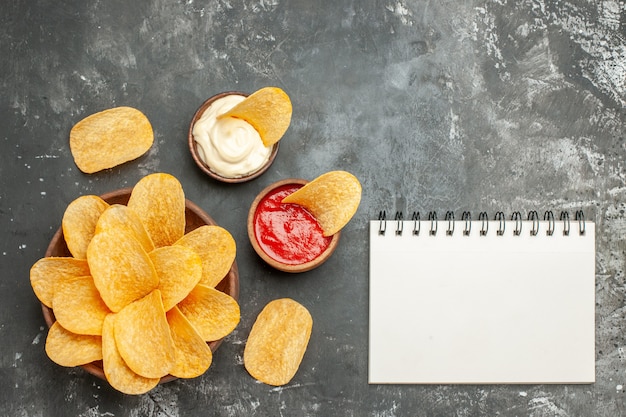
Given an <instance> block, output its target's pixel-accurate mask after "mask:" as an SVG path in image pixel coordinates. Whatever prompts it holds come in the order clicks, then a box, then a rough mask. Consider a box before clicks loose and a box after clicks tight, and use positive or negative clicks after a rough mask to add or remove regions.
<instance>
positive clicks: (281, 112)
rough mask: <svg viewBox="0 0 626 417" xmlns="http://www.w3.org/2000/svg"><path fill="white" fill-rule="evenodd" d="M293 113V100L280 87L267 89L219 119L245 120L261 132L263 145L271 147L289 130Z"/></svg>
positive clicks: (259, 91)
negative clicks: (233, 118)
mask: <svg viewBox="0 0 626 417" xmlns="http://www.w3.org/2000/svg"><path fill="white" fill-rule="evenodd" d="M291 113H292V108H291V100H290V99H289V96H288V95H287V93H285V92H284V91H283V90H281V89H280V88H278V87H265V88H261V89H260V90H258V91H255V92H254V93H252V94H250V95H249V96H248V97H246V98H245V99H244V100H243V101H242V102H240V103H239V104H237V105H236V106H235V107H233V108H232V109H230V110H229V111H227V112H226V113H224V114H221V115H219V116H217V118H218V120H219V119H222V118H224V117H235V118H237V119H243V120H245V121H246V122H248V123H250V124H251V125H252V127H254V128H255V129H256V131H257V132H259V136H261V140H262V141H263V144H264V145H265V146H268V147H269V146H272V145H273V144H275V143H276V142H278V141H279V140H280V139H281V138H282V137H283V135H284V134H285V132H286V131H287V129H288V128H289V124H290V123H291Z"/></svg>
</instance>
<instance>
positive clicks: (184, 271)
mask: <svg viewBox="0 0 626 417" xmlns="http://www.w3.org/2000/svg"><path fill="white" fill-rule="evenodd" d="M148 255H149V256H150V259H151V260H152V264H153V265H154V269H155V270H156V272H157V275H158V277H159V287H158V288H159V291H161V297H162V299H163V307H164V308H165V311H169V310H170V309H171V308H172V307H174V306H175V305H176V304H178V303H179V302H180V301H182V300H183V299H184V298H185V297H187V294H189V292H190V291H191V290H192V289H193V288H194V287H195V286H196V285H197V284H198V282H199V281H200V278H201V277H202V260H201V259H200V256H199V255H198V254H197V253H196V252H195V251H193V250H192V249H189V248H186V247H184V246H164V247H162V248H158V249H155V250H153V251H152V252H150V253H149V254H148Z"/></svg>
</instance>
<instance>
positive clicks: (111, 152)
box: [70, 107, 154, 174]
mask: <svg viewBox="0 0 626 417" xmlns="http://www.w3.org/2000/svg"><path fill="white" fill-rule="evenodd" d="M153 142H154V132H153V131H152V125H150V121H149V120H148V118H147V117H146V116H145V115H144V114H143V113H142V112H140V111H139V110H137V109H134V108H132V107H115V108H112V109H108V110H104V111H101V112H99V113H95V114H92V115H90V116H87V117H85V118H84V119H82V120H81V121H79V122H78V123H76V124H75V125H74V127H72V130H71V131H70V151H71V152H72V156H73V157H74V162H75V163H76V166H77V167H78V168H79V169H80V170H81V171H83V172H85V173H87V174H92V173H94V172H98V171H101V170H103V169H107V168H113V167H114V166H117V165H120V164H123V163H124V162H128V161H132V160H133V159H136V158H138V157H140V156H141V155H143V154H144V153H146V152H147V151H148V150H149V149H150V147H151V146H152V143H153Z"/></svg>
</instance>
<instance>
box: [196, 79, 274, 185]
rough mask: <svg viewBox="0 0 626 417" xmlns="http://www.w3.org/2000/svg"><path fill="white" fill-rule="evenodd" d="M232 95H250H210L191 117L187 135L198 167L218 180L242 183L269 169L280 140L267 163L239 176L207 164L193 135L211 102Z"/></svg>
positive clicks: (224, 93)
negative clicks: (224, 174)
mask: <svg viewBox="0 0 626 417" xmlns="http://www.w3.org/2000/svg"><path fill="white" fill-rule="evenodd" d="M230 95H240V96H244V97H247V96H248V94H246V93H242V92H239V91H226V92H223V93H219V94H216V95H214V96H212V97H210V98H209V99H208V100H206V101H205V102H204V103H202V105H201V106H200V107H199V108H198V110H197V111H196V113H195V114H194V115H193V118H192V119H191V123H190V125H189V133H188V136H187V141H188V145H189V151H190V152H191V156H192V158H193V160H194V162H195V163H196V165H198V167H199V168H200V169H201V170H202V172H204V173H205V174H207V175H208V176H209V177H211V178H213V179H216V180H217V181H221V182H226V183H231V184H234V183H240V182H246V181H250V180H253V179H255V178H257V177H259V176H260V175H261V174H263V173H264V172H265V171H267V169H268V168H269V167H270V166H271V165H272V163H273V162H274V159H276V155H277V154H278V145H279V143H280V141H279V142H276V143H275V144H274V145H273V146H272V149H271V153H270V156H269V159H268V160H267V162H265V164H264V165H263V166H261V167H260V168H259V169H257V170H256V171H254V172H251V173H249V174H247V175H243V176H238V177H225V176H223V175H221V174H219V173H218V172H216V171H215V170H213V169H212V168H211V167H210V166H209V165H207V164H206V163H205V162H204V161H203V160H202V158H201V156H200V151H199V150H198V144H197V142H196V141H195V139H194V136H193V128H194V125H195V124H196V122H197V121H198V120H199V119H200V117H202V114H203V113H204V112H205V111H206V110H207V109H208V108H209V107H210V106H211V104H213V103H214V102H215V101H216V100H218V99H220V98H222V97H226V96H230Z"/></svg>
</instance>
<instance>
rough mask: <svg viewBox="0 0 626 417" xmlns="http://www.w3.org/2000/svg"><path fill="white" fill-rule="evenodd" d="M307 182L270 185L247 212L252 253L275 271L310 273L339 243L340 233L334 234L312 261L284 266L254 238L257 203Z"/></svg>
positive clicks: (293, 180)
mask: <svg viewBox="0 0 626 417" xmlns="http://www.w3.org/2000/svg"><path fill="white" fill-rule="evenodd" d="M307 182H308V181H307V180H303V179H299V178H289V179H285V180H281V181H278V182H275V183H273V184H270V185H269V186H267V187H266V188H265V189H263V191H261V192H260V193H259V194H258V195H257V196H256V198H255V199H254V201H253V202H252V205H251V206H250V210H249V212H248V221H247V222H248V224H247V226H248V238H249V239H250V243H251V244H252V247H253V248H254V251H255V252H256V253H257V254H258V255H259V256H260V257H261V259H263V260H264V261H265V262H266V263H267V264H268V265H270V266H271V267H273V268H275V269H278V270H279V271H284V272H291V273H299V272H306V271H310V270H312V269H314V268H317V267H318V266H320V265H322V264H323V263H324V262H326V261H327V260H328V258H330V256H331V255H332V254H333V252H334V251H335V249H336V248H337V244H338V243H339V238H340V236H341V231H339V232H337V233H335V234H334V235H333V236H332V239H331V241H330V244H329V245H328V246H327V247H326V249H325V250H324V251H323V252H322V253H321V254H319V255H318V256H317V257H316V258H315V259H313V260H311V261H308V262H304V263H301V264H296V265H292V264H286V263H283V262H280V261H278V260H276V259H274V258H272V257H271V256H270V255H268V254H267V252H265V251H264V250H263V248H262V247H261V245H260V244H259V242H258V240H257V238H256V233H255V213H256V211H257V208H258V206H259V203H261V201H262V200H263V199H264V198H265V196H267V195H268V194H270V193H272V192H273V191H274V190H275V189H277V188H279V187H282V186H284V185H291V184H297V185H304V184H306V183H307Z"/></svg>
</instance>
